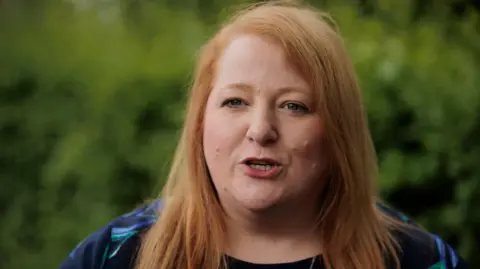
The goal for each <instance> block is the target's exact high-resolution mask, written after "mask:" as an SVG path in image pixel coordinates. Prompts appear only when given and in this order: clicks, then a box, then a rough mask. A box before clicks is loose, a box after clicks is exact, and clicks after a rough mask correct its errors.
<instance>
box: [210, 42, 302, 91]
mask: <svg viewBox="0 0 480 269" xmlns="http://www.w3.org/2000/svg"><path fill="white" fill-rule="evenodd" d="M231 83H244V84H249V85H251V86H252V87H259V88H272V89H276V88H285V87H289V88H309V87H308V84H307V82H306V81H305V80H304V79H303V78H302V76H300V74H298V72H296V70H295V69H294V68H293V66H292V65H291V64H290V63H289V62H288V60H287V57H286V54H285V52H284V50H283V48H282V47H281V46H279V45H278V44H276V43H274V42H272V41H270V40H267V39H266V38H262V37H260V36H256V35H240V36H238V37H236V38H234V39H232V40H231V41H230V43H229V44H228V45H227V46H226V48H225V50H224V52H223V54H222V56H221V57H220V59H219V61H218V64H217V70H216V80H215V84H216V85H217V86H221V85H223V84H231Z"/></svg>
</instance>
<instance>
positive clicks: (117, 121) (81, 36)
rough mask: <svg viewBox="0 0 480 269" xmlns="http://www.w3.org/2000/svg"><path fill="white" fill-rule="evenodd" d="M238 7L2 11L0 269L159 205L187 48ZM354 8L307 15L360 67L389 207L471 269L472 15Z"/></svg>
mask: <svg viewBox="0 0 480 269" xmlns="http://www.w3.org/2000/svg"><path fill="white" fill-rule="evenodd" d="M160 2H162V3H164V4H159V3H160ZM245 2H246V1H233V0H232V1H215V0H209V1H186V0H184V1H157V2H155V1H148V0H145V1H133V0H130V1H126V0H124V1H106V0H104V1H87V0H84V1H73V0H71V1H60V0H49V1H47V0H45V1H40V2H39V1H27V0H22V1H0V184H1V185H0V186H1V187H0V213H1V216H2V221H1V223H0V257H2V259H0V268H9V269H24V268H56V267H57V266H58V264H59V263H60V261H61V260H62V259H63V258H64V257H65V256H66V255H67V254H68V252H69V251H70V250H71V249H72V248H73V247H74V246H75V245H76V243H78V241H80V240H81V239H82V238H83V237H85V236H86V235H87V234H89V233H91V232H92V231H94V230H96V229H98V228H99V227H100V226H102V225H104V224H105V223H107V222H108V221H109V220H110V219H111V218H113V217H114V216H116V215H118V214H121V213H123V212H126V211H129V210H131V209H132V208H133V207H134V206H136V205H137V204H139V203H141V202H142V201H143V200H145V199H147V198H152V197H154V196H155V195H156V194H157V193H158V192H159V190H160V189H161V187H162V184H163V181H164V179H165V175H166V173H167V172H168V168H169V162H170V157H171V154H172V151H173V149H174V147H175V144H176V139H177V134H178V130H179V128H180V124H181V122H182V116H183V105H184V104H183V102H184V97H185V90H186V89H187V88H188V86H189V83H190V81H189V79H190V73H191V70H192V64H193V60H194V56H195V53H196V50H197V49H198V48H199V47H200V45H201V44H202V42H204V41H205V39H206V38H208V36H209V34H211V33H212V31H213V30H214V29H215V27H214V26H215V24H216V23H217V22H218V21H219V20H220V19H221V18H223V17H224V16H225V14H226V12H225V10H223V8H224V7H225V6H227V5H230V4H239V3H245ZM310 2H314V1H310ZM347 2H349V4H345V3H347ZM359 2H361V5H360V4H359V5H357V4H353V2H352V1H317V3H316V4H318V5H321V6H322V7H324V8H325V9H326V10H328V11H330V12H331V14H332V15H333V16H334V18H335V19H336V20H337V21H338V23H339V25H340V27H341V29H342V34H343V35H344V37H345V41H346V44H347V45H348V48H349V51H350V52H351V55H352V58H353V60H354V62H355V65H356V67H357V71H358V74H359V79H360V81H361V84H362V88H363V90H364V96H365V101H366V104H367V109H368V113H369V118H370V125H371V129H372V133H373V137H374V140H375V144H376V147H377V151H378V155H379V163H380V166H381V181H380V183H381V190H382V196H383V198H384V199H386V200H387V201H388V202H390V203H392V204H393V205H395V206H396V207H398V208H400V209H402V210H404V211H405V212H406V213H407V214H409V215H411V216H413V217H415V218H416V219H417V220H419V221H420V223H421V224H423V225H424V226H425V227H426V228H428V229H429V230H431V231H432V232H435V233H438V234H440V235H441V236H443V237H444V238H445V239H446V240H447V241H449V242H450V243H451V244H452V245H454V246H455V247H456V248H457V249H458V250H459V251H460V252H461V254H462V255H463V256H464V257H465V258H466V259H467V260H468V261H469V263H470V265H471V266H472V268H477V267H480V259H479V257H478V256H475V255H474V253H476V252H478V251H479V250H480V249H479V246H480V243H479V242H480V213H478V210H475V208H479V206H480V195H479V192H480V191H479V188H477V185H478V184H479V182H480V165H478V163H480V143H479V138H480V137H479V136H480V96H479V95H480V91H479V89H478V86H477V85H480V78H479V77H478V76H477V73H478V70H479V65H480V36H479V34H478V33H477V30H476V29H478V27H479V24H480V21H479V18H478V12H477V11H476V10H474V9H472V10H470V9H469V8H468V5H465V7H467V8H465V9H463V11H462V12H458V8H457V7H455V8H454V9H452V6H449V5H447V4H441V3H442V1H438V2H436V3H438V4H436V5H433V4H431V3H430V4H431V5H430V6H429V8H428V11H424V9H422V7H421V5H419V4H418V3H420V2H422V3H423V4H424V5H426V4H425V3H426V2H428V1H418V2H417V1H413V0H409V1H407V0H405V1H403V2H402V1H380V0H378V1H359ZM402 3H403V4H402ZM452 10H453V12H452Z"/></svg>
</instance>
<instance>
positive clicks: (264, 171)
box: [60, 2, 466, 269]
mask: <svg viewBox="0 0 480 269" xmlns="http://www.w3.org/2000/svg"><path fill="white" fill-rule="evenodd" d="M331 24H332V23H331V20H328V17H327V16H326V15H325V14H322V13H319V12H318V11H316V10H314V9H312V8H310V7H306V6H301V5H295V4H291V3H281V2H275V3H265V4H261V5H255V6H252V7H250V8H248V9H246V10H244V11H242V12H240V13H238V14H237V15H236V16H234V17H233V18H232V20H231V21H230V22H229V23H228V24H226V25H225V26H224V27H223V28H222V29H221V30H220V31H219V32H218V33H217V34H216V35H215V36H214V37H213V39H211V40H210V41H209V42H208V43H207V44H206V46H205V47H204V48H203V50H202V54H201V57H200V59H199V62H198V66H197V69H196V75H195V78H194V84H193V87H192V90H191V95H190V101H189V103H188V111H187V115H186V121H185V126H184V131H183V134H182V136H181V140H180V144H179V147H178V150H177V153H176V155H175V159H174V164H173V167H172V170H171V174H170V177H169V180H168V183H167V185H166V187H165V193H164V195H163V200H161V202H155V203H153V204H151V205H148V206H145V207H143V208H141V209H138V210H137V211H135V212H132V213H129V214H127V215H124V216H121V217H119V218H118V219H115V220H113V221H112V222H111V223H110V224H109V225H107V226H106V227H104V228H103V229H101V230H99V231H98V232H97V233H95V234H93V235H92V236H90V237H89V238H87V239H86V240H85V241H84V242H82V243H81V244H79V246H78V247H77V248H76V250H74V251H73V252H72V254H71V255H70V256H69V257H68V258H67V260H66V261H65V262H64V263H63V264H62V265H61V266H60V268H62V269H64V268H65V269H66V268H75V269H80V268H81V269H87V268H89V269H105V268H115V269H130V268H135V269H174V268H175V269H176V268H189V269H194V268H209V269H219V268H229V269H240V268H250V269H254V268H258V269H261V268H274V267H275V268H284V269H288V268H292V269H293V268H330V269H331V268H345V269H349V268H365V269H390V268H392V269H393V268H408V269H427V268H430V269H434V268H449V269H453V268H456V269H460V268H466V267H465V265H464V263H463V261H462V260H461V258H460V257H458V256H457V255H456V253H455V252H454V251H453V250H452V248H451V247H450V246H448V245H447V244H446V243H444V242H443V241H442V240H441V239H440V238H438V237H436V236H434V235H431V234H429V233H428V232H425V231H423V230H421V229H420V228H418V227H416V226H415V225H414V224H413V222H411V221H408V220H406V218H405V217H404V216H403V215H401V214H400V213H397V212H395V211H393V210H391V209H388V208H387V207H385V206H383V205H382V204H381V203H380V202H379V201H378V199H377V198H376V193H375V190H374V189H375V188H374V180H375V178H376V177H377V166H376V162H375V153H374V148H373V145H372V141H371V138H370V134H369V131H368V129H367V122H366V118H365V113H364V109H363V107H362V102H361V96H360V95H361V93H360V90H359V87H358V84H357V81H356V79H355V73H354V70H353V67H352V64H351V63H350V61H349V59H348V57H347V54H346V52H345V48H344V45H343V44H342V40H341V38H340V37H339V35H338V33H337V32H336V29H335V27H333V26H331Z"/></svg>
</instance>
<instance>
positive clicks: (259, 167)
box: [249, 163, 273, 170]
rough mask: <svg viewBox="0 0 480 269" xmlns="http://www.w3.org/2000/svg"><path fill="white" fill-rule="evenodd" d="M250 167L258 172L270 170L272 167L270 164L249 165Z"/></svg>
mask: <svg viewBox="0 0 480 269" xmlns="http://www.w3.org/2000/svg"><path fill="white" fill-rule="evenodd" d="M249 166H250V167H252V168H254V169H258V170H270V169H272V168H273V165H270V164H256V163H254V164H249Z"/></svg>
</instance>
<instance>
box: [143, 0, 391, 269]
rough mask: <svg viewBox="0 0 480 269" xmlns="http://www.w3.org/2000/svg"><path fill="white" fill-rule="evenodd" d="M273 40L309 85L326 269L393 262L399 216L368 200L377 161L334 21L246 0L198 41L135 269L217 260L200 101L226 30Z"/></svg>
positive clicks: (306, 10) (376, 267)
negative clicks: (182, 112) (158, 202)
mask: <svg viewBox="0 0 480 269" xmlns="http://www.w3.org/2000/svg"><path fill="white" fill-rule="evenodd" d="M240 34H255V35H258V36H261V37H263V38H266V39H269V40H270V41H272V42H275V43H277V44H279V45H280V46H281V47H282V48H283V49H284V51H285V53H286V57H287V59H288V61H289V63H291V64H292V65H293V66H294V68H296V71H298V72H299V74H301V75H302V76H303V77H304V78H305V80H306V81H308V82H309V83H310V86H311V88H312V89H314V90H315V95H316V96H315V98H316V99H317V101H318V106H319V108H318V109H319V110H318V111H320V113H321V115H322V119H323V121H324V128H325V139H326V145H327V147H328V149H327V154H328V155H329V156H328V157H329V158H328V159H329V160H330V163H329V166H328V169H327V172H326V173H325V175H324V178H323V179H322V180H325V182H326V183H325V184H326V185H325V188H324V191H323V193H321V194H320V195H321V199H319V201H321V204H320V208H321V210H320V212H318V214H319V215H318V216H319V223H318V229H319V231H320V235H321V237H320V238H319V240H322V245H323V246H324V248H323V249H324V252H323V253H322V258H323V260H324V261H325V263H326V265H327V268H337V269H348V268H369V269H386V268H387V265H386V261H387V260H388V261H389V262H392V261H393V262H394V263H395V264H396V265H397V268H399V259H398V251H399V249H398V244H397V242H395V240H394V237H393V235H392V233H393V231H392V230H393V229H394V228H395V227H396V226H398V225H400V224H399V223H398V222H396V221H395V220H394V219H393V218H390V217H389V216H388V215H387V214H385V213H383V212H382V211H381V210H379V209H377V207H376V203H377V201H378V200H377V197H376V196H377V193H376V189H375V180H376V178H377V170H378V168H377V160H376V156H375V150H374V147H373V143H372V140H371V136H370V132H369V130H368V124H367V119H366V115H365V111H364V108H363V105H362V98H361V92H360V89H359V86H358V82H357V78H356V75H355V72H354V68H353V65H352V63H351V62H350V60H349V57H348V55H347V52H346V49H345V46H344V44H343V41H342V39H341V37H340V34H339V32H338V29H337V27H336V25H335V23H334V21H333V20H332V19H331V18H330V17H329V16H328V15H327V14H326V13H322V12H321V11H318V10H316V9H314V8H312V7H309V6H306V5H300V4H295V3H292V2H291V1H283V2H282V1H275V2H266V3H262V4H255V5H252V6H250V7H248V8H246V9H244V10H242V11H240V12H238V13H237V14H235V15H234V16H233V17H232V18H231V20H229V21H228V22H227V23H226V24H225V25H223V27H222V28H221V29H220V31H219V32H218V33H217V34H216V35H215V36H214V37H213V38H212V39H210V40H209V41H208V42H207V43H206V45H205V46H204V47H203V48H202V50H201V53H200V56H199V59H198V62H197V66H196V69H195V75H194V79H193V85H192V87H191V91H190V96H189V101H188V105H187V113H186V119H185V123H184V128H183V132H182V135H181V137H180V142H179V145H178V148H177V151H176V153H175V156H174V160H173V165H172V168H171V172H170V175H169V178H168V181H167V184H166V186H165V188H164V190H163V197H162V198H163V199H164V202H165V205H164V206H163V207H162V212H161V213H159V215H160V216H159V219H158V221H157V222H156V223H155V224H154V225H153V226H152V227H151V228H150V229H149V230H148V231H147V232H146V233H145V235H144V236H143V237H142V243H141V247H140V250H139V253H138V255H137V262H136V269H177V268H182V269H184V268H186V269H197V268H209V269H220V268H224V267H225V266H226V263H225V260H224V256H223V253H222V250H223V249H224V246H225V242H224V235H225V231H226V229H225V219H224V218H225V216H224V213H223V211H222V208H221V206H220V203H219V200H218V197H217V195H216V191H215V188H214V187H213V185H212V182H211V179H210V177H209V173H208V168H207V166H206V162H205V157H204V155H203V145H202V136H203V120H204V113H205V105H206V102H207V99H208V96H209V94H210V91H211V88H212V83H213V80H214V76H215V67H216V64H217V61H218V59H219V57H220V56H221V54H222V52H223V50H224V49H225V47H226V46H228V43H229V41H231V40H232V38H234V37H235V36H236V35H237V36H238V35H240Z"/></svg>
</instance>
